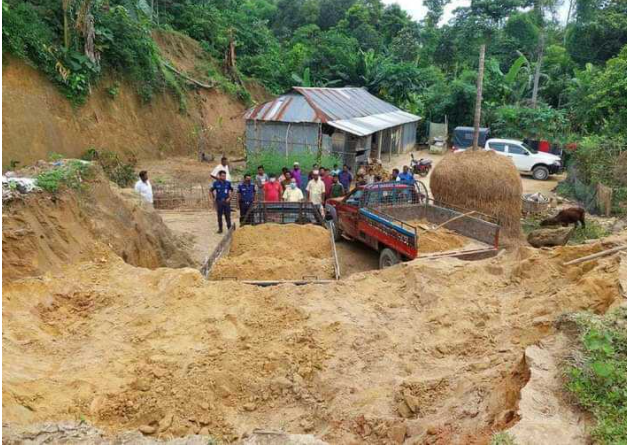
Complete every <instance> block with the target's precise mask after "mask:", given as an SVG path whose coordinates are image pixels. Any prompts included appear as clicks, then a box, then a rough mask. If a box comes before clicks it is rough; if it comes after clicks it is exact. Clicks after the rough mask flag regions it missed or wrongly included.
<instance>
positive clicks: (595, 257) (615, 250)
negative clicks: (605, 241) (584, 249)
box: [564, 245, 627, 266]
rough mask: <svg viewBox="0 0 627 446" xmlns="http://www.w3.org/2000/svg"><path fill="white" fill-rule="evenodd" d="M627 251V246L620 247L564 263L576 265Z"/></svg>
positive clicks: (565, 264)
mask: <svg viewBox="0 0 627 446" xmlns="http://www.w3.org/2000/svg"><path fill="white" fill-rule="evenodd" d="M623 250H627V245H624V246H618V247H616V248H612V249H606V250H605V251H601V252H597V253H596V254H590V255H589V256H584V257H580V258H578V259H575V260H571V261H570V262H566V263H564V266H570V265H576V264H578V263H582V262H587V261H588V260H594V259H598V258H599V257H605V256H609V255H610V254H614V253H615V252H619V251H623Z"/></svg>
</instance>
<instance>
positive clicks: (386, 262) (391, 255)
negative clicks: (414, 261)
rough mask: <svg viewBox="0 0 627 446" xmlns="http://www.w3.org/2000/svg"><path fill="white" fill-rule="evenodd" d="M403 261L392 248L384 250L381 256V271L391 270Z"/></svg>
mask: <svg viewBox="0 0 627 446" xmlns="http://www.w3.org/2000/svg"><path fill="white" fill-rule="evenodd" d="M400 261H401V259H400V258H399V257H398V254H397V253H396V252H395V251H393V250H391V249H390V248H384V249H383V251H381V255H380V256H379V269H384V268H389V267H390V266H394V265H396V264H397V263H399V262H400Z"/></svg>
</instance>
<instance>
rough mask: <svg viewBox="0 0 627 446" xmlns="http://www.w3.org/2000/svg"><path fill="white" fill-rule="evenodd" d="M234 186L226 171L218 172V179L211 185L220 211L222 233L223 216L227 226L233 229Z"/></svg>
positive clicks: (220, 231) (219, 230) (217, 208)
mask: <svg viewBox="0 0 627 446" xmlns="http://www.w3.org/2000/svg"><path fill="white" fill-rule="evenodd" d="M232 193H233V187H232V186H231V182H230V181H227V180H226V171H225V170H221V171H220V172H218V179H217V180H216V181H214V182H213V186H211V196H212V197H213V199H214V200H215V206H216V210H217V211H218V234H222V216H223V215H224V219H225V220H226V228H227V229H231V194H232Z"/></svg>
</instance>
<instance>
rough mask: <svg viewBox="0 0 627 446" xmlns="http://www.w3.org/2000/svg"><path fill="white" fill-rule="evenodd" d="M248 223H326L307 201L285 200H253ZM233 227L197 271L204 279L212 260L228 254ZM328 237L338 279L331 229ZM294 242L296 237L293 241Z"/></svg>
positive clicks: (307, 280) (298, 281) (302, 281)
mask: <svg viewBox="0 0 627 446" xmlns="http://www.w3.org/2000/svg"><path fill="white" fill-rule="evenodd" d="M245 221H246V222H247V224H248V225H253V226H255V225H261V224H264V223H276V224H290V223H291V224H303V225H304V224H315V225H319V226H322V227H325V228H326V226H327V225H326V222H325V220H324V219H323V218H322V215H320V212H318V209H317V208H316V207H315V206H313V205H312V204H311V203H285V202H276V203H275V202H271V203H270V202H260V203H255V204H253V206H252V207H251V208H250V210H249V212H248V214H247V215H246V216H245ZM235 231H236V226H235V225H233V226H232V227H231V228H230V229H229V230H228V231H227V232H226V234H225V235H224V237H223V238H222V240H221V241H220V243H219V244H218V246H217V247H216V249H215V250H214V251H213V252H212V253H211V255H210V256H209V257H207V260H206V261H205V263H204V265H203V266H202V268H201V273H202V274H203V275H204V276H205V278H209V275H210V273H211V270H212V268H213V267H214V265H215V264H216V262H217V261H218V260H219V259H221V258H222V257H225V256H227V255H228V254H229V251H230V248H231V244H232V242H233V235H234V232H235ZM329 238H330V239H331V246H332V253H331V254H332V260H333V276H334V279H335V280H338V279H339V278H340V266H339V261H338V258H337V250H336V248H335V240H334V239H333V235H332V231H329ZM294 243H295V244H297V243H298V241H297V240H295V241H294ZM240 282H242V283H246V284H250V285H258V286H271V285H280V284H283V283H291V284H295V285H306V284H312V283H331V282H333V279H320V278H318V277H317V276H315V275H312V276H304V277H295V278H294V280H240Z"/></svg>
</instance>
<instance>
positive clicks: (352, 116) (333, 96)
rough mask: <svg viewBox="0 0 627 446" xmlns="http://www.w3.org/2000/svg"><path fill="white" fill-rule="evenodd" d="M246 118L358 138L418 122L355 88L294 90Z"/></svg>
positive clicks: (413, 117) (392, 106) (246, 115)
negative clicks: (325, 128)
mask: <svg viewBox="0 0 627 446" xmlns="http://www.w3.org/2000/svg"><path fill="white" fill-rule="evenodd" d="M245 117H246V119H253V120H259V121H279V122H311V123H328V124H329V125H332V126H333V127H336V128H338V129H342V130H345V131H347V132H349V133H353V134H355V135H360V136H365V135H369V134H371V133H374V132H377V131H379V130H382V129H385V128H389V127H394V126H397V125H401V124H404V123H407V122H414V121H418V120H420V117H418V116H415V115H412V114H410V113H406V112H404V111H402V110H400V109H398V108H397V107H395V106H394V105H392V104H390V103H388V102H385V101H383V100H381V99H379V98H377V97H376V96H373V95H371V94H370V93H368V92H367V91H366V90H365V89H363V88H355V87H347V88H309V87H294V90H293V91H292V92H290V93H288V94H285V95H282V96H279V97H278V98H276V99H274V100H272V101H269V102H266V103H264V104H260V105H257V106H256V107H253V108H251V109H249V110H248V111H247V112H246V114H245Z"/></svg>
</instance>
